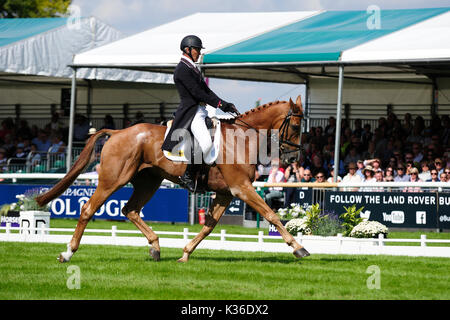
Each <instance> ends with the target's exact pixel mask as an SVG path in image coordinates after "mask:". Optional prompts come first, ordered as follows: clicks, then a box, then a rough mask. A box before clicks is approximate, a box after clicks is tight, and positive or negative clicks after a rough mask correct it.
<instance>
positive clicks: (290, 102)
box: [289, 98, 295, 110]
mask: <svg viewBox="0 0 450 320" xmlns="http://www.w3.org/2000/svg"><path fill="white" fill-rule="evenodd" d="M289 107H290V108H291V110H295V103H294V101H292V99H291V98H289Z"/></svg>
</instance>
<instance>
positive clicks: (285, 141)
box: [279, 110, 303, 160]
mask: <svg viewBox="0 0 450 320" xmlns="http://www.w3.org/2000/svg"><path fill="white" fill-rule="evenodd" d="M293 117H298V118H300V128H299V131H300V137H299V141H300V143H301V141H302V132H303V114H300V113H292V110H289V112H288V114H287V115H286V118H284V120H283V123H282V124H281V126H280V141H279V143H280V152H281V155H288V154H290V153H294V152H298V155H297V160H298V158H299V157H300V153H301V152H302V151H303V147H302V145H301V144H297V143H294V142H292V141H290V140H289V139H290V137H289V136H288V132H289V126H291V118H293ZM286 145H288V146H290V147H293V149H289V150H286Z"/></svg>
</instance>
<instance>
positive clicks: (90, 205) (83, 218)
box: [59, 183, 116, 262]
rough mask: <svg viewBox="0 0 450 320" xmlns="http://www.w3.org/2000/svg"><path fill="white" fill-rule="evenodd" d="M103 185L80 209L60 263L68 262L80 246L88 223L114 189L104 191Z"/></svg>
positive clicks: (99, 186)
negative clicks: (75, 225)
mask: <svg viewBox="0 0 450 320" xmlns="http://www.w3.org/2000/svg"><path fill="white" fill-rule="evenodd" d="M103 185H104V184H102V183H99V185H98V187H97V190H95V192H94V194H93V195H92V197H91V198H90V199H89V200H88V201H87V202H86V203H85V204H84V205H83V207H82V208H81V213H80V218H79V219H78V223H77V227H76V228H75V232H74V234H73V236H72V240H71V241H70V243H68V244H67V251H66V252H62V253H61V254H60V255H59V261H60V262H68V261H70V259H71V258H72V255H73V254H74V253H75V252H76V251H77V250H78V247H79V246H80V241H81V237H82V236H83V233H84V230H85V229H86V226H87V224H88V222H89V221H90V220H91V218H92V216H93V215H94V214H95V212H96V211H97V210H98V209H99V208H100V207H101V205H102V204H103V203H104V202H105V201H106V200H107V199H108V197H109V196H110V195H111V194H112V193H113V192H114V191H115V190H116V189H111V188H108V189H105V188H104V187H103Z"/></svg>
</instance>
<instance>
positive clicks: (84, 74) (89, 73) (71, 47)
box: [0, 17, 173, 83]
mask: <svg viewBox="0 0 450 320" xmlns="http://www.w3.org/2000/svg"><path fill="white" fill-rule="evenodd" d="M123 37H124V36H123V34H122V33H120V32H119V31H117V30H115V29H113V28H111V27H110V26H108V25H107V24H105V23H103V22H102V21H100V20H98V19H96V18H94V17H87V18H80V19H79V20H73V21H72V20H71V19H69V18H23V19H21V18H17V19H0V80H2V81H9V79H12V78H14V77H17V76H18V75H21V76H22V77H21V79H22V81H35V80H36V79H41V78H40V77H42V76H44V77H48V78H58V79H61V78H70V77H72V70H71V68H70V67H68V65H69V64H70V63H71V62H72V59H73V56H74V55H75V54H78V53H81V52H84V51H86V50H90V49H93V48H95V47H98V46H102V45H105V44H107V43H111V42H114V41H117V40H119V39H121V38H123ZM25 76H26V77H25ZM77 77H78V78H83V79H90V80H94V79H95V80H112V81H142V82H157V83H172V82H173V81H172V79H171V77H170V76H168V75H162V74H151V73H148V72H135V71H129V70H120V71H117V70H109V69H103V70H96V69H87V68H84V69H80V70H79V72H78V74H77ZM11 81H12V80H11Z"/></svg>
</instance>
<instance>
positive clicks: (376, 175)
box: [375, 169, 384, 182]
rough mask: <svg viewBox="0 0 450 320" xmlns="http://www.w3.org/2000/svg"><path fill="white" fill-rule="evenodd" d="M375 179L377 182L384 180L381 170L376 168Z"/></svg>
mask: <svg viewBox="0 0 450 320" xmlns="http://www.w3.org/2000/svg"><path fill="white" fill-rule="evenodd" d="M375 180H376V181H377V182H383V181H384V173H383V170H381V169H378V170H377V171H375Z"/></svg>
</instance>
